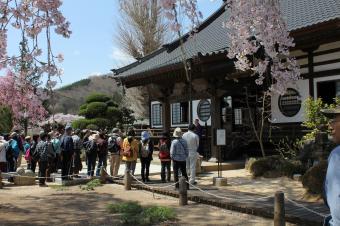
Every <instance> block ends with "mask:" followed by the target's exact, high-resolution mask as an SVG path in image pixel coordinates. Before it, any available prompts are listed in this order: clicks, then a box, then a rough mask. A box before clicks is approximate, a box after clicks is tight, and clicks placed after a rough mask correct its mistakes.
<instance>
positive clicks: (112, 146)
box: [107, 136, 120, 154]
mask: <svg viewBox="0 0 340 226" xmlns="http://www.w3.org/2000/svg"><path fill="white" fill-rule="evenodd" d="M117 138H118V137H116V136H112V137H110V139H109V141H108V146H107V149H108V150H109V152H110V153H114V154H117V153H119V151H120V146H119V144H118V142H117Z"/></svg>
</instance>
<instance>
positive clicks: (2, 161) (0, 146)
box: [0, 136, 8, 183]
mask: <svg viewBox="0 0 340 226" xmlns="http://www.w3.org/2000/svg"><path fill="white" fill-rule="evenodd" d="M7 146H8V142H7V141H6V140H5V139H4V137H3V136H0V171H2V172H7V160H6V147H7ZM0 183H1V181H0Z"/></svg>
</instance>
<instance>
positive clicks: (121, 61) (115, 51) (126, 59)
mask: <svg viewBox="0 0 340 226" xmlns="http://www.w3.org/2000/svg"><path fill="white" fill-rule="evenodd" d="M109 58H110V59H112V60H113V64H114V65H115V66H117V67H123V66H125V65H127V64H130V63H132V62H133V61H135V59H134V58H132V57H131V56H129V55H128V54H126V53H124V52H123V51H122V50H121V49H119V48H117V47H115V46H114V47H113V48H112V52H111V54H110V55H109Z"/></svg>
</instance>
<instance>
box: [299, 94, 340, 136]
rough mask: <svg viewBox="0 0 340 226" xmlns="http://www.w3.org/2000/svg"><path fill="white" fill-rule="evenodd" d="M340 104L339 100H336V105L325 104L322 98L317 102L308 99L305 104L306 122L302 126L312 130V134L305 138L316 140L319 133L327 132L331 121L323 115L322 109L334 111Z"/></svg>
mask: <svg viewBox="0 0 340 226" xmlns="http://www.w3.org/2000/svg"><path fill="white" fill-rule="evenodd" d="M339 104H340V99H339V98H335V99H334V104H327V103H324V102H323V101H322V99H321V98H318V99H316V100H314V99H313V98H311V97H309V98H307V99H306V100H305V102H304V108H305V121H304V122H303V123H302V125H303V126H304V127H306V128H308V129H310V132H309V133H307V134H306V135H305V136H304V139H306V140H310V139H315V135H316V133H317V132H319V131H321V130H327V127H326V126H327V125H328V123H329V119H328V118H327V117H325V116H324V115H323V114H322V113H321V109H333V108H335V107H336V106H338V105H339Z"/></svg>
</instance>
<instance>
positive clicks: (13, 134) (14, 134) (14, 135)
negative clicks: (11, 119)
mask: <svg viewBox="0 0 340 226" xmlns="http://www.w3.org/2000/svg"><path fill="white" fill-rule="evenodd" d="M16 136H18V134H17V133H16V132H13V133H11V135H10V137H16Z"/></svg>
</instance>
